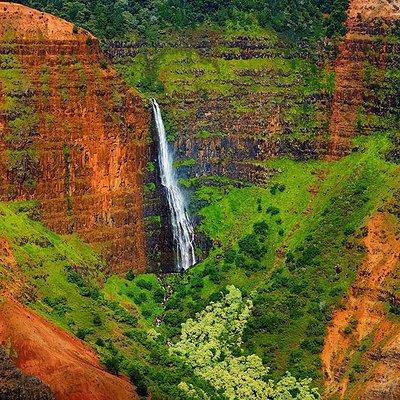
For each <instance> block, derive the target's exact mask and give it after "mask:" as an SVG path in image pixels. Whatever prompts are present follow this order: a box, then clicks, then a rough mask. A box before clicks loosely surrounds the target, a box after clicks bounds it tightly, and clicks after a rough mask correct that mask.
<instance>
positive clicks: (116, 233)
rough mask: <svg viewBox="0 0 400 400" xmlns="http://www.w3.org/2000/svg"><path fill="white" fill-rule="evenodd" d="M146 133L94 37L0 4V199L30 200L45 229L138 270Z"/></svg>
mask: <svg viewBox="0 0 400 400" xmlns="http://www.w3.org/2000/svg"><path fill="white" fill-rule="evenodd" d="M148 128H149V113H148V110H147V107H146V105H145V103H144V102H143V101H142V99H141V97H140V96H139V95H138V94H137V93H136V92H135V91H134V90H128V89H127V87H126V86H125V85H124V84H123V82H122V80H121V79H120V78H119V77H118V76H117V75H116V73H115V71H114V70H113V69H112V68H111V67H109V66H108V65H107V62H106V61H105V60H104V59H103V57H102V54H101V51H100V49H99V44H98V41H97V39H95V38H94V37H93V36H91V35H90V34H89V33H87V32H85V31H82V30H81V29H78V28H77V27H74V26H73V25H72V24H70V23H67V22H65V21H62V20H60V19H58V18H56V17H53V16H50V15H48V14H44V13H40V12H38V11H34V10H32V9H29V8H26V7H24V6H20V5H16V4H8V3H0V155H1V159H0V176H1V178H0V198H1V200H15V199H32V200H37V201H39V202H40V205H41V213H42V219H43V221H44V222H45V223H46V224H47V225H48V226H49V227H50V228H51V229H53V230H55V231H56V232H59V233H63V234H71V233H74V232H77V233H78V234H79V235H80V236H81V237H83V238H84V239H85V240H86V241H87V242H89V243H91V244H93V245H94V246H95V247H96V248H97V249H99V250H100V251H101V253H102V254H103V255H104V256H105V257H106V259H107V260H108V261H109V263H110V265H111V266H113V267H114V270H118V271H121V272H123V271H126V270H128V269H131V268H134V269H136V270H144V269H145V268H146V255H145V235H144V221H143V204H142V191H143V184H142V182H143V174H144V168H145V165H146V159H147V152H148V145H147V134H148Z"/></svg>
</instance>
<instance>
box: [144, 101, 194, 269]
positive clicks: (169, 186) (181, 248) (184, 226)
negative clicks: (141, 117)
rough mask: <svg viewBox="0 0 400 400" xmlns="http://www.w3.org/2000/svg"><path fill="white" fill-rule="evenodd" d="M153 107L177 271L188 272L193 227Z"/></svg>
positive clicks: (155, 105)
mask: <svg viewBox="0 0 400 400" xmlns="http://www.w3.org/2000/svg"><path fill="white" fill-rule="evenodd" d="M151 105H152V107H153V113H154V119H155V122H156V128H157V133H158V143H159V152H158V162H159V164H160V175H161V184H162V185H163V186H164V187H165V189H166V192H167V199H168V206H169V209H170V212H171V224H172V234H173V238H174V243H175V246H176V269H177V270H178V271H180V270H182V269H183V270H186V269H188V268H189V267H191V266H192V265H194V264H195V263H196V257H195V255H194V246H193V242H194V234H193V226H192V223H191V221H190V218H189V216H188V213H187V210H186V206H185V199H184V196H183V194H182V192H181V190H180V189H179V186H178V182H177V179H176V176H175V172H174V168H173V165H172V163H173V159H172V155H171V152H170V151H169V149H168V143H167V138H166V132H165V127H164V123H163V120H162V116H161V111H160V106H159V105H158V103H157V101H156V100H154V99H152V100H151Z"/></svg>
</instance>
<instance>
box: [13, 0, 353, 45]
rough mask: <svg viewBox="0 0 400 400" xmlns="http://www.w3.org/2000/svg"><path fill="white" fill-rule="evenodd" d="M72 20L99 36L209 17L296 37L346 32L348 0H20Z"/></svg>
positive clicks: (142, 31) (143, 31)
mask: <svg viewBox="0 0 400 400" xmlns="http://www.w3.org/2000/svg"><path fill="white" fill-rule="evenodd" d="M19 2H20V3H22V4H26V5H29V6H31V7H34V8H37V9H41V10H44V11H46V12H50V13H53V14H56V15H59V16H61V17H62V18H65V19H67V20H70V21H73V22H74V23H76V24H77V25H79V26H82V27H83V28H86V29H88V30H90V31H92V32H93V33H94V34H95V35H97V36H98V37H100V38H108V39H113V38H122V37H124V36H126V34H129V33H131V32H138V33H139V34H142V35H146V33H147V32H149V31H154V30H162V29H166V28H175V29H176V28H178V29H180V28H188V27H196V26H198V25H200V24H203V23H205V22H208V23H213V24H216V26H218V27H224V26H226V25H227V24H230V23H235V25H236V26H237V25H239V26H240V25H242V26H248V25H258V26H261V27H270V28H272V29H274V30H276V31H277V32H278V33H280V34H281V35H283V36H284V37H287V38H289V39H291V40H295V41H299V40H300V41H301V40H303V41H304V40H305V41H308V40H318V39H320V38H322V37H324V36H325V35H328V36H333V35H335V34H343V33H344V30H345V28H344V21H345V19H346V9H347V6H348V0H328V1H326V0H303V1H301V2H300V1H297V0H65V1H64V0H21V1H19Z"/></svg>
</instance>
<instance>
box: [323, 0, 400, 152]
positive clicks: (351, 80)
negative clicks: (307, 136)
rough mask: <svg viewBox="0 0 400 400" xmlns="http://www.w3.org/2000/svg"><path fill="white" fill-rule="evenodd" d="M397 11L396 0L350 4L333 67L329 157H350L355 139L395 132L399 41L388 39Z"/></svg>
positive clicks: (399, 61) (397, 99) (354, 2)
mask: <svg viewBox="0 0 400 400" xmlns="http://www.w3.org/2000/svg"><path fill="white" fill-rule="evenodd" d="M399 10H400V3H399V1H396V0H393V1H391V0H379V1H358V0H352V1H351V2H350V6H349V10H348V20H347V28H348V32H347V34H346V35H345V37H344V38H343V39H342V42H341V44H340V46H339V56H338V58H337V60H336V63H335V74H336V85H335V92H334V96H333V103H332V116H331V120H330V125H329V135H330V142H329V151H328V155H329V157H330V158H338V157H341V156H343V155H346V154H348V153H349V152H350V150H351V148H350V147H351V143H350V139H351V138H352V137H354V136H355V135H356V134H370V133H373V132H379V131H380V130H382V129H383V130H388V129H390V128H391V127H390V125H389V124H390V120H391V119H392V116H393V114H394V113H396V112H398V109H399V88H398V81H395V78H394V76H393V74H392V73H391V72H393V71H394V70H396V69H397V68H399V66H400V42H399V40H398V39H397V40H396V39H395V40H393V38H392V40H391V39H390V36H391V35H393V34H394V29H395V28H396V21H398V20H400V11H399ZM394 37H395V36H394Z"/></svg>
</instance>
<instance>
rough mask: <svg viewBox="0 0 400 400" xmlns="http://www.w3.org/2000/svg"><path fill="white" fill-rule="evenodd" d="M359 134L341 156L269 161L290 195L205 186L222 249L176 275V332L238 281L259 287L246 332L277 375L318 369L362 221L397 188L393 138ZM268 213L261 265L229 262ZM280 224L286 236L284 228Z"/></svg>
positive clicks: (206, 214) (171, 316) (171, 326)
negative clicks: (271, 210) (389, 157)
mask: <svg viewBox="0 0 400 400" xmlns="http://www.w3.org/2000/svg"><path fill="white" fill-rule="evenodd" d="M358 141H359V143H358V144H359V146H360V151H359V152H357V153H354V154H352V155H350V156H348V157H346V158H344V159H342V160H340V161H337V162H325V161H312V162H295V161H292V160H289V159H278V160H271V161H268V162H267V164H268V166H270V167H274V168H277V169H279V170H280V171H281V173H280V174H278V175H276V176H275V177H274V178H273V179H272V180H271V184H270V187H273V186H275V185H276V184H279V185H282V184H283V185H285V187H286V188H285V190H284V191H283V192H280V191H279V190H278V191H277V192H276V193H275V194H272V193H271V190H270V188H259V187H255V186H252V187H246V188H242V189H238V188H233V187H232V188H227V187H224V188H221V187H219V188H218V187H217V188H208V189H206V188H200V189H198V191H197V196H198V198H200V199H201V200H202V201H204V199H208V201H209V203H210V204H209V205H207V206H206V207H204V208H203V209H202V210H201V211H200V214H201V215H202V217H203V222H202V229H203V230H204V232H206V233H207V234H208V235H209V236H210V237H212V239H213V240H214V243H215V245H216V248H215V249H214V250H213V252H212V253H211V255H210V257H209V258H208V259H207V260H205V261H204V262H203V263H201V264H200V265H198V266H197V267H195V268H194V269H192V270H191V271H189V273H187V274H186V276H184V277H179V278H178V279H177V278H176V277H175V278H170V279H171V281H173V280H175V281H176V282H174V283H175V286H176V292H175V294H174V295H173V296H172V298H171V299H170V301H169V303H167V309H168V311H167V313H166V327H167V328H168V329H167V331H168V333H169V334H170V335H174V334H176V333H178V329H176V327H177V326H179V322H181V321H183V320H185V319H186V318H187V317H188V316H190V315H192V314H193V313H194V311H197V310H199V309H201V307H202V306H204V305H205V304H206V303H207V302H208V301H210V300H212V299H215V298H218V292H219V291H220V290H221V289H222V288H223V287H225V285H226V284H229V283H234V284H235V285H237V286H238V287H240V288H241V289H242V290H243V291H244V293H252V296H253V299H254V303H255V306H256V308H255V316H254V317H253V319H252V321H251V323H250V325H249V328H248V330H247V333H246V346H247V349H248V350H249V352H253V351H256V352H257V353H258V354H260V355H261V356H263V358H264V361H265V363H266V365H269V366H270V367H271V368H272V370H271V372H272V374H273V375H274V376H275V377H277V376H279V375H281V374H282V372H283V371H284V370H286V369H287V368H289V369H290V370H291V371H292V372H293V373H294V374H296V375H299V376H313V377H317V376H318V371H319V363H320V361H319V351H320V348H321V344H322V340H323V336H324V324H325V323H326V322H328V321H329V319H330V315H331V312H332V308H333V307H334V306H335V305H338V304H339V302H340V298H341V297H342V295H343V294H344V293H345V292H346V290H347V288H348V287H349V285H350V284H351V283H352V281H353V279H354V276H355V272H356V268H357V265H358V264H359V262H360V261H361V259H362V257H363V254H364V253H363V248H362V247H360V246H359V244H360V243H361V238H362V229H361V228H362V227H363V225H364V223H365V221H366V219H367V218H368V217H369V216H370V215H371V214H372V213H373V212H374V211H375V210H376V209H377V208H378V207H379V206H380V205H381V204H383V203H384V202H385V200H386V199H388V198H390V197H391V196H392V194H393V192H394V191H395V190H396V188H397V186H398V181H397V178H396V175H397V174H398V167H397V166H396V165H395V164H392V163H389V162H387V161H385V160H384V159H383V157H382V154H383V153H384V151H385V148H386V147H387V146H388V140H387V139H386V138H385V137H383V136H376V137H374V138H368V139H366V138H363V139H359V140H358ZM272 192H274V191H273V190H272ZM258 199H260V200H258ZM259 203H260V204H261V209H262V210H261V212H260V210H259V206H258V204H259ZM270 206H273V207H277V208H279V211H280V212H279V214H277V215H275V216H271V215H270V214H267V213H266V210H267V208H268V207H270ZM263 220H265V221H266V222H267V224H268V225H269V231H268V233H267V237H266V238H264V239H263V240H264V243H265V244H266V249H267V250H266V252H265V253H264V254H263V255H262V257H261V260H260V264H261V268H258V269H257V270H256V271H254V272H251V271H249V270H248V269H247V268H243V265H242V264H241V263H242V262H243V260H242V259H240V257H238V256H236V260H235V261H233V262H231V260H229V261H228V260H227V259H228V257H227V253H228V250H229V249H231V248H233V249H235V250H238V245H237V243H238V241H239V240H240V239H241V238H243V237H244V236H246V235H248V234H249V233H251V231H252V229H253V224H254V223H255V222H260V221H263ZM277 222H278V223H277ZM280 229H283V230H284V234H283V235H279V234H278V233H277V232H278V231H279V230H280ZM284 252H285V253H286V255H288V254H289V253H291V254H292V255H293V256H292V257H293V261H290V262H289V261H288V259H287V258H286V259H285V257H283V253H284ZM239 254H240V253H239ZM250 259H251V257H250ZM248 260H249V258H246V261H245V262H246V263H247V262H248Z"/></svg>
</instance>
